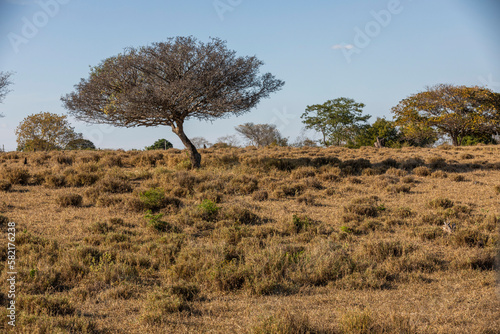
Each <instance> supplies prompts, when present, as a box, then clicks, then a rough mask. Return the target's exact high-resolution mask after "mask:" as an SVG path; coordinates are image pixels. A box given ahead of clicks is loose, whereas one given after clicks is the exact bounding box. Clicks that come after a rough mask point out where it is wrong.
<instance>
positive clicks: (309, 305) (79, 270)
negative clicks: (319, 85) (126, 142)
mask: <svg viewBox="0 0 500 334" xmlns="http://www.w3.org/2000/svg"><path fill="white" fill-rule="evenodd" d="M202 156H203V162H202V168H201V169H200V170H190V169H189V162H188V160H187V156H186V155H185V153H184V152H182V151H179V150H173V149H172V150H169V151H166V152H138V151H131V152H123V151H96V152H65V153H63V152H49V153H46V152H40V153H29V154H28V153H17V152H13V153H0V228H1V229H2V231H6V228H7V223H8V221H15V222H16V224H17V235H16V244H17V248H18V254H19V256H18V262H17V266H18V268H17V270H18V272H19V277H18V286H17V288H18V291H17V292H18V294H17V296H18V299H17V300H18V302H19V304H18V306H19V307H18V318H17V329H18V331H21V332H27V333H28V332H30V333H31V332H32V333H59V332H61V333H114V332H119V333H149V332H151V333H193V332H196V333H200V332H201V333H204V332H212V333H498V332H500V320H499V319H500V312H499V309H500V302H499V300H498V293H499V292H498V288H497V283H496V276H497V275H496V273H495V261H496V255H497V254H498V242H499V234H498V230H499V226H498V225H499V220H500V219H499V214H500V212H499V211H498V201H499V199H500V195H499V194H500V188H499V187H500V185H499V183H498V179H500V147H497V146H477V147H466V148H465V147H464V148H462V147H460V148H454V147H439V148H436V149H418V148H402V149H385V148H384V149H379V150H377V149H374V148H370V147H364V148H361V149H359V150H350V149H343V148H328V149H321V148H275V147H271V148H265V149H255V148H245V149H234V148H226V149H216V148H210V149H205V150H202ZM24 158H27V160H28V165H27V166H25V165H24V163H23V162H24ZM445 223H446V224H449V226H453V228H449V229H446V228H443V227H446V226H448V225H446V226H445ZM2 247H3V248H2V249H3V250H4V251H3V252H2V253H3V254H5V253H6V252H5V247H6V246H5V243H4V246H2ZM2 260H4V262H5V261H6V257H5V255H4V256H3V257H2ZM2 268H3V269H2V272H1V274H0V276H1V278H2V280H3V281H5V279H6V278H7V270H6V267H5V266H2ZM7 301H8V299H7V296H6V293H5V291H4V292H0V303H2V305H3V306H6V302H7ZM2 312H3V313H2V316H3V317H4V318H5V312H6V311H5V308H3V311H2ZM0 328H1V330H2V331H5V332H8V328H7V326H6V322H5V321H4V322H1V323H0Z"/></svg>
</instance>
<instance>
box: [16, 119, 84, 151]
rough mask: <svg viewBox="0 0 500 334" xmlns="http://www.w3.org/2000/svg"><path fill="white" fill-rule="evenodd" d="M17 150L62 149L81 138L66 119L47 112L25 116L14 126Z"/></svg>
mask: <svg viewBox="0 0 500 334" xmlns="http://www.w3.org/2000/svg"><path fill="white" fill-rule="evenodd" d="M16 136H17V149H18V151H49V150H57V149H64V148H66V147H67V146H68V144H69V143H71V142H72V141H74V140H76V139H81V138H82V134H81V133H75V131H74V129H73V128H72V127H71V126H70V124H69V122H68V121H67V120H66V116H64V115H63V116H59V115H57V114H51V113H48V112H42V113H38V114H33V115H31V116H28V117H26V118H25V119H24V120H23V121H22V122H21V123H20V124H19V126H18V127H17V128H16Z"/></svg>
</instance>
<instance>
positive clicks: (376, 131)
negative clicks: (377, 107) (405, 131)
mask: <svg viewBox="0 0 500 334" xmlns="http://www.w3.org/2000/svg"><path fill="white" fill-rule="evenodd" d="M377 137H378V138H380V139H384V142H385V146H387V147H392V146H395V145H398V143H399V141H400V139H401V134H400V133H399V131H398V129H397V126H396V124H395V123H394V122H392V121H388V120H386V119H385V118H380V117H377V120H376V121H375V122H374V123H373V124H370V125H368V126H366V127H364V128H363V129H362V130H361V131H360V132H359V133H358V135H357V136H356V137H355V139H354V141H353V143H352V144H351V146H352V147H360V146H373V145H374V144H375V142H376V141H377Z"/></svg>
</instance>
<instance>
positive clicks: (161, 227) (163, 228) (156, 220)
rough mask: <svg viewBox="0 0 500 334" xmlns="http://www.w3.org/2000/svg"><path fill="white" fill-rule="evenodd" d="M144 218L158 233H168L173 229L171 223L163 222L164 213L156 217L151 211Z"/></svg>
mask: <svg viewBox="0 0 500 334" xmlns="http://www.w3.org/2000/svg"><path fill="white" fill-rule="evenodd" d="M144 218H146V220H147V221H148V225H149V226H151V227H152V228H153V229H154V230H156V231H158V232H167V231H169V230H171V229H172V227H171V226H170V224H169V223H167V222H165V221H163V220H161V219H162V218H163V214H162V213H159V214H156V215H155V214H153V213H152V212H151V210H149V211H148V212H147V213H146V216H145V217H144Z"/></svg>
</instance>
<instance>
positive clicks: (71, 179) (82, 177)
mask: <svg viewBox="0 0 500 334" xmlns="http://www.w3.org/2000/svg"><path fill="white" fill-rule="evenodd" d="M98 180H99V175H97V174H96V173H86V172H83V173H75V174H70V175H68V176H67V177H66V182H67V184H68V185H69V186H72V187H88V186H91V185H93V184H94V183H96V182H97V181H98Z"/></svg>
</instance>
